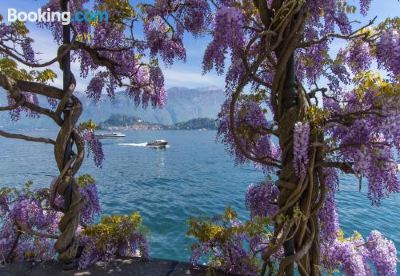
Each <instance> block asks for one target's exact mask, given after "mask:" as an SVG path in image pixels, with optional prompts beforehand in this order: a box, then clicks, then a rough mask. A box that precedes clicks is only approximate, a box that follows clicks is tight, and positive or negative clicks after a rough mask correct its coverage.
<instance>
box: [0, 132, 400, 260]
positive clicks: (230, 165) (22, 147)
mask: <svg viewBox="0 0 400 276" xmlns="http://www.w3.org/2000/svg"><path fill="white" fill-rule="evenodd" d="M31 134H34V135H39V136H48V137H55V132H49V131H36V132H32V133H31ZM126 134H127V137H125V138H121V139H115V140H103V147H104V152H105V155H106V160H105V163H104V166H103V168H102V169H98V168H96V167H94V165H93V162H92V160H91V159H90V158H88V159H86V160H85V163H84V165H83V167H82V169H81V171H80V172H81V173H82V174H83V173H90V174H92V175H93V176H94V177H95V179H96V180H97V182H98V188H99V192H100V200H101V203H102V207H103V212H104V213H105V214H113V213H124V214H128V213H130V212H131V211H135V210H137V211H139V212H140V213H141V214H142V216H143V218H144V222H145V225H146V226H147V227H148V228H149V229H150V231H151V239H150V244H151V255H152V257H157V258H168V259H177V260H184V261H187V260H188V258H189V255H190V245H191V242H192V241H191V239H189V238H188V237H186V235H185V234H186V230H187V227H186V222H187V220H188V218H189V217H192V216H210V215H214V214H218V213H221V212H222V211H223V210H224V208H225V207H226V206H228V205H229V206H232V207H234V208H235V209H236V210H237V211H238V213H239V214H240V216H241V217H242V218H246V217H247V211H246V209H245V206H244V195H245V191H246V189H247V186H248V185H249V184H250V183H255V182H259V181H261V180H263V178H264V175H263V174H262V173H261V172H260V171H257V170H256V169H254V168H253V167H252V166H250V165H249V166H235V165H234V162H233V159H232V157H231V156H230V155H229V154H228V153H227V152H226V151H225V149H224V146H223V145H221V144H218V143H216V142H215V135H216V133H215V132H213V131H140V132H127V133H126ZM154 139H166V140H168V141H169V142H170V144H171V146H170V147H169V148H167V149H165V150H156V149H152V148H147V147H144V146H143V145H144V144H143V143H144V142H146V141H149V140H154ZM124 143H130V145H120V144H124ZM56 174H57V169H56V165H55V162H54V159H53V149H52V146H50V145H42V144H36V143H28V142H23V141H15V140H9V139H3V138H0V186H1V187H3V186H22V185H23V183H25V182H26V181H27V180H33V181H34V185H35V186H36V187H47V186H49V185H50V182H51V180H52V177H53V176H55V175H56ZM337 199H338V204H339V206H340V220H341V226H342V228H343V229H344V231H345V232H346V233H347V234H351V233H352V232H353V230H357V231H359V232H361V233H362V234H363V235H368V233H369V232H370V231H371V230H374V229H377V230H379V231H381V232H383V233H384V234H385V235H386V236H388V237H389V238H391V239H393V240H394V241H395V243H396V246H397V248H398V249H400V212H399V210H400V196H399V195H396V196H394V197H392V198H389V199H386V200H384V201H383V202H382V206H381V207H379V208H376V207H373V206H371V204H370V201H369V200H368V198H367V195H366V191H362V192H361V193H360V192H359V191H358V181H357V180H356V179H354V178H349V177H346V176H342V182H341V185H340V191H339V193H338V198H337Z"/></svg>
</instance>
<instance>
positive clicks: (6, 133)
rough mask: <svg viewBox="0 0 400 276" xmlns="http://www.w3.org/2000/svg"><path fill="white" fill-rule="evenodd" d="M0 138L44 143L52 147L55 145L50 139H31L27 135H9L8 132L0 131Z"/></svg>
mask: <svg viewBox="0 0 400 276" xmlns="http://www.w3.org/2000/svg"><path fill="white" fill-rule="evenodd" d="M0 136H2V137H5V138H11V139H19V140H25V141H29V142H37V143H45V144H52V145H55V144H56V141H54V140H52V139H50V138H42V137H32V136H27V135H23V134H17V133H10V132H6V131H3V130H0Z"/></svg>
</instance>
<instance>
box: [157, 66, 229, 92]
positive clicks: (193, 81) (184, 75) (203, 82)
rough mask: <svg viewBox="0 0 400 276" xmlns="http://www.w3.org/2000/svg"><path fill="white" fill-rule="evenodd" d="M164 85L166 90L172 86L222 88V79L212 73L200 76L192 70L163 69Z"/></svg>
mask: <svg viewBox="0 0 400 276" xmlns="http://www.w3.org/2000/svg"><path fill="white" fill-rule="evenodd" d="M164 76H165V84H166V86H167V88H170V87H173V86H185V87H188V88H198V87H206V86H216V87H223V86H224V78H223V77H222V76H218V75H216V74H214V73H209V74H206V75H202V74H201V73H200V72H198V71H196V70H194V69H192V70H187V69H185V68H180V69H171V68H165V69H164Z"/></svg>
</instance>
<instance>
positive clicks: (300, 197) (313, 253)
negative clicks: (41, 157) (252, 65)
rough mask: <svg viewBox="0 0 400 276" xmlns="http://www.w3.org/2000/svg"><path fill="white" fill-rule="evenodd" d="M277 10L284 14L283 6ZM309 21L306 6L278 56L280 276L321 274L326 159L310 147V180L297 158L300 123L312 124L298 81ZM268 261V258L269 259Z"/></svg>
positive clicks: (277, 229) (275, 87) (313, 137)
mask: <svg viewBox="0 0 400 276" xmlns="http://www.w3.org/2000/svg"><path fill="white" fill-rule="evenodd" d="M275 2H279V1H275ZM281 4H282V3H281ZM276 8H277V9H279V7H278V6H277V7H276ZM305 17H306V14H305V9H304V5H302V4H298V5H297V12H296V14H295V15H294V16H293V17H292V19H291V22H290V23H289V24H288V27H287V28H286V30H285V31H284V37H285V39H283V40H282V42H281V44H280V46H279V47H278V48H277V50H276V51H275V53H276V56H277V59H278V62H277V64H278V65H279V67H278V69H277V70H276V74H275V76H274V80H273V88H272V90H273V91H272V93H273V94H274V95H276V97H277V102H278V106H277V107H276V108H275V110H274V111H275V114H274V115H275V120H276V121H277V123H278V127H279V144H280V148H281V152H282V156H281V162H282V168H281V170H280V171H279V175H278V177H279V181H278V186H279V189H280V196H279V200H278V204H279V209H280V210H279V215H278V216H277V224H276V227H275V235H274V237H275V238H274V239H275V243H276V245H278V246H280V245H282V246H283V249H284V253H285V256H284V258H282V259H281V262H280V264H279V271H278V275H288V276H292V275H294V265H295V264H297V267H298V270H299V272H300V274H301V275H320V272H319V264H320V254H319V220H318V210H319V207H320V205H321V202H322V201H323V199H324V189H325V187H324V186H323V178H324V176H323V174H322V170H319V169H318V168H316V167H315V164H316V163H318V161H319V160H320V159H321V158H322V156H321V152H320V150H319V148H317V147H310V150H309V152H308V157H309V162H308V167H307V171H306V173H305V174H304V175H297V174H296V173H295V169H294V155H293V143H294V139H293V137H294V127H295V124H296V123H297V122H299V121H300V122H301V121H304V120H307V118H306V116H307V108H308V101H307V95H306V92H305V91H304V89H303V86H302V85H301V83H299V82H298V80H297V78H296V63H295V49H296V46H297V41H298V40H299V38H300V37H301V35H302V34H303V27H304V22H305ZM322 138H323V137H322ZM310 141H311V143H312V144H313V143H314V144H317V142H320V141H321V136H320V135H319V134H318V131H317V130H315V129H313V127H312V126H311V137H310ZM268 257H269V256H264V258H265V259H266V258H268Z"/></svg>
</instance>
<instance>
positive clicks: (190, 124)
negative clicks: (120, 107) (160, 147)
mask: <svg viewBox="0 0 400 276" xmlns="http://www.w3.org/2000/svg"><path fill="white" fill-rule="evenodd" d="M99 129H101V130H109V131H123V130H125V131H126V130H133V131H142V130H200V131H205V130H217V122H216V120H215V119H210V118H195V119H191V120H188V121H185V122H180V123H176V124H173V125H163V124H157V123H150V122H146V121H143V120H142V119H140V118H138V117H133V116H126V115H120V114H113V115H111V116H110V118H108V119H107V120H106V121H104V122H102V123H100V125H99Z"/></svg>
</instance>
